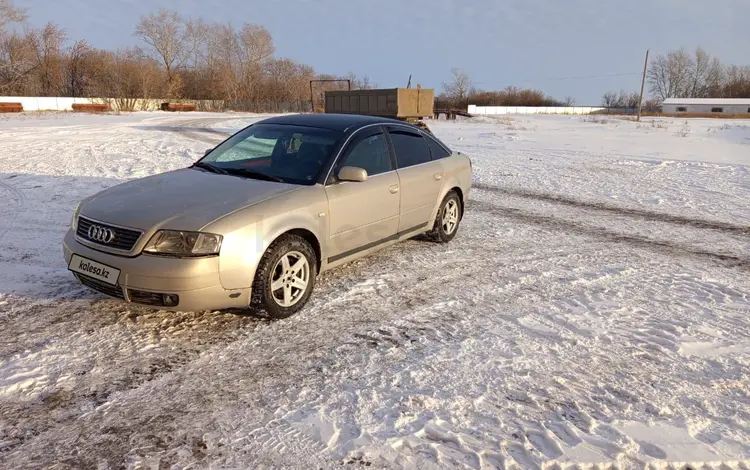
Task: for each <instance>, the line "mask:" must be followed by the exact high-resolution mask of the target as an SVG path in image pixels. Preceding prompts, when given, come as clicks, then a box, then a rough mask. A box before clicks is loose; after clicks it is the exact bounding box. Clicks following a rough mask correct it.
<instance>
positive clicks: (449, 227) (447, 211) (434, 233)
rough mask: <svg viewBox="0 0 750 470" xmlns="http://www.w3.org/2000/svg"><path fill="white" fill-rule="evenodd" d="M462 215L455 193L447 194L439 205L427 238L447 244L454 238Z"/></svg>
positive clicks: (459, 202) (459, 201)
mask: <svg viewBox="0 0 750 470" xmlns="http://www.w3.org/2000/svg"><path fill="white" fill-rule="evenodd" d="M462 215H463V214H462V213H461V199H460V198H459V197H458V194H456V192H455V191H451V192H449V193H448V194H446V195H445V198H443V202H441V203H440V207H439V208H438V212H437V216H436V217H435V224H434V225H433V227H432V230H431V231H430V232H428V233H427V236H428V237H429V238H430V239H432V240H434V241H436V242H440V243H448V242H449V241H451V240H453V237H455V236H456V232H458V225H459V224H460V223H461V217H462Z"/></svg>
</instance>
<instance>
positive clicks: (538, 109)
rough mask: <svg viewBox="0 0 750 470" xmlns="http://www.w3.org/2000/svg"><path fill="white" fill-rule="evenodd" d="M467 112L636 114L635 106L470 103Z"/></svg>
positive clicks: (483, 113)
mask: <svg viewBox="0 0 750 470" xmlns="http://www.w3.org/2000/svg"><path fill="white" fill-rule="evenodd" d="M467 111H468V112H469V114H471V115H475V116H497V115H503V114H575V115H583V114H637V113H638V109H637V108H608V107H605V106H476V105H473V104H470V105H469V107H468V110H467ZM643 112H644V113H646V112H650V113H658V112H659V110H658V109H647V108H643Z"/></svg>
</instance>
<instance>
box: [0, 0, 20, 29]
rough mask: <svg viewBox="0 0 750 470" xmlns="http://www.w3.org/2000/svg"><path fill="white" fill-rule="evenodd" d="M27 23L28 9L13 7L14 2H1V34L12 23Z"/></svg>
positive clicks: (6, 0)
mask: <svg viewBox="0 0 750 470" xmlns="http://www.w3.org/2000/svg"><path fill="white" fill-rule="evenodd" d="M24 21H26V9H24V8H16V7H14V6H13V0H0V33H2V32H3V31H5V27H6V26H7V25H9V24H10V23H22V22H24Z"/></svg>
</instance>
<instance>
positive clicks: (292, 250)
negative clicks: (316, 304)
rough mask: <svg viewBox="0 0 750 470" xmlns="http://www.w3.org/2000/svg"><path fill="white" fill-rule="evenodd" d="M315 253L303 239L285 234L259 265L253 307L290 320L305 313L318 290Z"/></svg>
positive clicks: (269, 248)
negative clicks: (301, 312)
mask: <svg viewBox="0 0 750 470" xmlns="http://www.w3.org/2000/svg"><path fill="white" fill-rule="evenodd" d="M316 266H317V258H316V256H315V250H313V248H312V247H311V246H310V244H309V243H308V242H307V241H306V240H305V239H304V238H302V237H299V236H297V235H291V234H287V235H282V236H281V237H279V238H278V239H277V240H276V241H274V242H273V243H272V244H271V246H270V247H268V250H266V252H265V254H264V255H263V257H262V258H261V260H260V263H258V269H257V271H256V274H255V280H254V281H253V300H252V303H253V306H256V307H262V308H263V309H264V310H265V311H266V312H267V313H268V315H269V316H271V317H272V318H277V319H281V318H288V317H291V316H292V315H294V314H295V313H297V312H299V311H300V310H302V308H303V307H304V306H305V304H307V301H308V300H309V298H310V295H311V294H312V291H313V288H314V287H315V277H316V274H317V272H316Z"/></svg>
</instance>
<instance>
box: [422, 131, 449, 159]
mask: <svg viewBox="0 0 750 470" xmlns="http://www.w3.org/2000/svg"><path fill="white" fill-rule="evenodd" d="M424 140H426V141H427V146H428V147H430V152H432V159H433V160H439V159H441V158H446V157H450V156H451V153H450V152H449V151H447V150H445V148H444V147H443V146H442V145H440V144H439V143H438V142H437V140H435V139H433V138H432V137H430V136H429V135H426V136H424Z"/></svg>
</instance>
